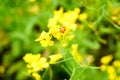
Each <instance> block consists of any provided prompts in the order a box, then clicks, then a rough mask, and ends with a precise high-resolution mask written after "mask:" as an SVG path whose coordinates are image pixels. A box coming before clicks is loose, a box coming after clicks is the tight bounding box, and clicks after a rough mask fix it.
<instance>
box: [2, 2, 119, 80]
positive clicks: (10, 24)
mask: <svg viewBox="0 0 120 80" xmlns="http://www.w3.org/2000/svg"><path fill="white" fill-rule="evenodd" d="M60 7H63V8H64V11H68V10H73V9H74V8H76V7H78V8H80V9H81V13H82V12H85V13H87V14H88V20H86V22H84V23H81V24H83V25H84V26H85V29H84V30H82V31H80V32H79V31H77V32H76V33H75V34H76V35H77V36H76V38H75V40H74V41H75V42H77V41H78V42H79V43H78V44H79V46H80V51H81V52H82V53H89V54H91V55H93V56H94V57H95V60H94V62H93V65H95V66H100V58H101V57H102V56H104V55H107V54H112V55H113V56H114V59H120V1H119V0H0V80H34V79H33V78H32V77H31V76H29V75H27V73H26V64H25V62H24V61H23V59H22V57H23V56H24V55H25V54H26V53H33V54H37V53H42V52H44V51H45V48H43V47H41V45H40V44H39V43H36V42H35V41H34V40H35V39H36V38H37V37H38V36H39V34H40V33H41V32H42V31H43V30H45V31H48V28H47V23H48V19H49V18H50V17H52V16H53V11H54V10H58V9H59V8H60ZM89 23H93V24H94V28H89V27H87V26H86V25H88V24H89ZM92 72H93V71H92ZM56 73H57V71H56ZM63 73H65V72H62V71H61V72H60V73H58V75H61V74H63ZM86 73H87V72H86ZM93 73H94V72H93ZM97 73H98V74H99V70H98V71H97ZM89 74H91V73H89V70H88V74H87V75H88V76H89ZM98 74H97V75H98ZM65 75H66V73H65ZM101 75H102V74H101ZM56 76H57V75H56ZM82 76H83V77H84V76H85V74H84V75H82ZM60 77H63V78H65V77H64V75H61V76H59V77H58V78H57V79H54V80H63V78H60ZM89 77H90V76H89ZM89 77H88V79H84V78H83V79H82V80H106V79H103V78H100V79H91V78H89ZM67 78H68V77H67Z"/></svg>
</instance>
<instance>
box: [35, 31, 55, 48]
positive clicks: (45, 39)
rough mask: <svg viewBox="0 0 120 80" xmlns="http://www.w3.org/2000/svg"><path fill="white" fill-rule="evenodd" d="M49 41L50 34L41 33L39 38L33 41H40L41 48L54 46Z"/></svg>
mask: <svg viewBox="0 0 120 80" xmlns="http://www.w3.org/2000/svg"><path fill="white" fill-rule="evenodd" d="M51 39H52V37H51V36H50V34H49V33H47V32H45V31H43V32H42V33H41V35H40V36H39V38H37V39H36V40H35V41H40V43H41V45H42V46H43V47H47V46H52V45H53V44H54V42H53V41H51Z"/></svg>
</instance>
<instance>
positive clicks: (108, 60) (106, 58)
mask: <svg viewBox="0 0 120 80" xmlns="http://www.w3.org/2000/svg"><path fill="white" fill-rule="evenodd" d="M112 59H113V56H112V55H107V56H104V57H102V58H101V60H100V62H101V63H102V64H109V62H110V61H111V60H112Z"/></svg>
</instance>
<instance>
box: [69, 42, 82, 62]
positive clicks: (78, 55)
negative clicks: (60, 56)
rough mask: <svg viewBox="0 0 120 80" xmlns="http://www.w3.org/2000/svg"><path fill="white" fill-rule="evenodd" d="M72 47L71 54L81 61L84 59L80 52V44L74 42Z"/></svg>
mask: <svg viewBox="0 0 120 80" xmlns="http://www.w3.org/2000/svg"><path fill="white" fill-rule="evenodd" d="M71 47H72V52H71V54H72V55H73V57H74V58H75V59H77V60H78V61H79V62H80V61H81V60H82V57H81V55H80V53H79V52H78V44H73V45H72V46H71Z"/></svg>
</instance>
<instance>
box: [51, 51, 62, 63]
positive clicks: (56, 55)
mask: <svg viewBox="0 0 120 80" xmlns="http://www.w3.org/2000/svg"><path fill="white" fill-rule="evenodd" d="M49 57H50V64H54V63H55V62H56V61H58V60H60V59H61V58H63V55H62V54H61V53H58V54H54V55H50V56H49Z"/></svg>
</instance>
